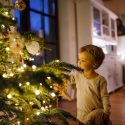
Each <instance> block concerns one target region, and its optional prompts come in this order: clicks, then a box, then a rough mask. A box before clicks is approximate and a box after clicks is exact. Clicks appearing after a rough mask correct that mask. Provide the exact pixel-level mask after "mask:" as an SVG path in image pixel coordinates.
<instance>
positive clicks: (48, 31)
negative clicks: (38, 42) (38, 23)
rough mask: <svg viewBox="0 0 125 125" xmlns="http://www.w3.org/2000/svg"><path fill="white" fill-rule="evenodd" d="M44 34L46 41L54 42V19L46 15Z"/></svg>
mask: <svg viewBox="0 0 125 125" xmlns="http://www.w3.org/2000/svg"><path fill="white" fill-rule="evenodd" d="M44 35H45V39H46V40H47V41H48V42H56V35H57V34H56V25H55V20H54V19H52V18H50V17H47V16H45V17H44Z"/></svg>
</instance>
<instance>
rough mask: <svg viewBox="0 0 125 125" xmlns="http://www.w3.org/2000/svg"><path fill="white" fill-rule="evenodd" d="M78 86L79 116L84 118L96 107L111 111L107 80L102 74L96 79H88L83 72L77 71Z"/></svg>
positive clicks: (81, 119) (107, 111)
mask: <svg viewBox="0 0 125 125" xmlns="http://www.w3.org/2000/svg"><path fill="white" fill-rule="evenodd" d="M74 78H75V83H76V87H77V118H78V119H79V120H80V121H83V123H84V118H85V117H86V116H87V115H88V114H89V113H91V112H92V111H93V110H95V109H101V110H102V111H103V112H104V113H107V114H108V113H109V112H110V103H109V95H108V93H107V82H106V80H105V78H104V77H103V76H101V75H98V77H96V78H94V79H87V78H85V77H84V75H83V73H75V77H74Z"/></svg>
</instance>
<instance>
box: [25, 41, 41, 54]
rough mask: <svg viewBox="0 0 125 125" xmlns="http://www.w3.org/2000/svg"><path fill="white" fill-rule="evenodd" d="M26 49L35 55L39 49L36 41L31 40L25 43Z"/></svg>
mask: <svg viewBox="0 0 125 125" xmlns="http://www.w3.org/2000/svg"><path fill="white" fill-rule="evenodd" d="M26 49H27V51H28V52H29V53H30V54H32V55H36V54H37V53H38V51H39V50H40V46H39V43H38V42H36V41H32V42H28V43H26Z"/></svg>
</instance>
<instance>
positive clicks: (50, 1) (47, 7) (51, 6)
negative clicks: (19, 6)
mask: <svg viewBox="0 0 125 125" xmlns="http://www.w3.org/2000/svg"><path fill="white" fill-rule="evenodd" d="M44 13H46V14H49V15H53V16H54V15H55V0H45V1H44Z"/></svg>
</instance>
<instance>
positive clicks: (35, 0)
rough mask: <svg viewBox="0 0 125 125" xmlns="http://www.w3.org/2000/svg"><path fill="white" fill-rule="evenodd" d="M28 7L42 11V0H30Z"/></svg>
mask: <svg viewBox="0 0 125 125" xmlns="http://www.w3.org/2000/svg"><path fill="white" fill-rule="evenodd" d="M45 1H46V0H45ZM30 8H31V9H35V10H37V11H42V0H30Z"/></svg>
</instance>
